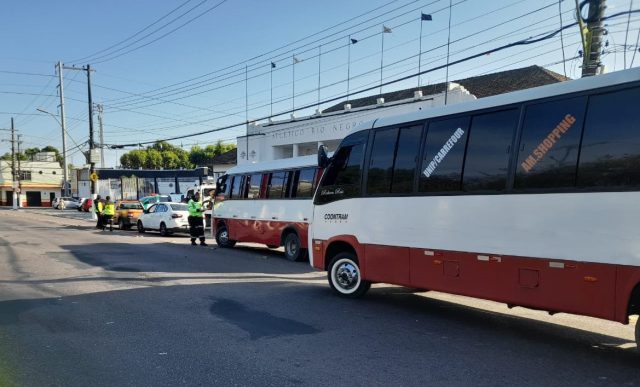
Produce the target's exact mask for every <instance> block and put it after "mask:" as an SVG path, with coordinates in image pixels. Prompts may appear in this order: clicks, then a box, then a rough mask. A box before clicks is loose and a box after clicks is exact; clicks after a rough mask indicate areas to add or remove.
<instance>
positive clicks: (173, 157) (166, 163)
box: [162, 151, 180, 169]
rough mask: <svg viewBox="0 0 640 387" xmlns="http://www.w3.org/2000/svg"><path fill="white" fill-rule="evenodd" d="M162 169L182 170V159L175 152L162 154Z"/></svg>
mask: <svg viewBox="0 0 640 387" xmlns="http://www.w3.org/2000/svg"><path fill="white" fill-rule="evenodd" d="M162 167H163V168H165V169H178V168H180V158H179V157H178V155H177V154H176V152H173V151H164V152H162Z"/></svg>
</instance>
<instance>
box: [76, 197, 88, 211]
mask: <svg viewBox="0 0 640 387" xmlns="http://www.w3.org/2000/svg"><path fill="white" fill-rule="evenodd" d="M86 201H87V198H80V205H79V206H78V208H76V210H78V212H80V211H82V206H84V202H86Z"/></svg>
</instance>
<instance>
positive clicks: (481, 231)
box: [309, 68, 640, 341]
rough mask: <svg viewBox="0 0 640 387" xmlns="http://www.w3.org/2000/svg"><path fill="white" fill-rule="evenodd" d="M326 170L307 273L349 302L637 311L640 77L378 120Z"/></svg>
mask: <svg viewBox="0 0 640 387" xmlns="http://www.w3.org/2000/svg"><path fill="white" fill-rule="evenodd" d="M319 165H320V166H322V167H326V169H325V171H324V174H323V177H322V180H321V181H320V184H319V187H318V189H317V190H316V192H315V195H314V199H313V200H314V207H313V219H312V222H311V227H310V231H309V232H310V244H309V249H310V251H311V252H312V257H311V264H312V265H313V267H315V268H318V269H321V270H326V271H327V274H328V280H329V285H330V286H331V287H332V288H333V289H335V290H336V291H337V292H338V293H339V294H341V295H344V296H349V297H356V296H360V295H362V294H364V293H365V292H366V291H367V290H368V289H369V286H370V284H371V283H375V282H380V283H391V284H397V285H403V286H408V287H412V288H418V289H430V290H437V291H441V292H448V293H453V294H460V295H465V296H471V297H477V298H482V299H488V300H494V301H498V302H503V303H506V304H508V305H510V306H524V307H529V308H533V309H541V310H547V311H549V312H551V313H554V312H567V313H574V314H579V315H587V316H593V317H599V318H603V319H608V320H613V321H619V322H621V323H628V321H629V319H628V316H629V315H633V314H638V313H639V312H640V192H639V190H640V68H636V69H631V70H626V71H619V72H614V73H611V74H607V75H600V76H596V77H591V78H585V79H580V80H575V81H568V82H562V83H559V84H553V85H548V86H543V87H538V88H533V89H529V90H523V91H518V92H512V93H508V94H504V95H498V96H494V97H489V98H483V99H479V100H477V101H472V102H468V103H461V104H457V105H451V106H446V107H441V108H434V109H431V110H426V111H421V112H416V113H411V114H408V115H403V116H396V117H387V118H383V119H379V120H377V121H375V122H370V123H369V124H363V125H362V126H360V127H359V128H357V129H355V130H354V132H352V133H351V134H349V135H348V136H347V137H346V138H345V139H344V140H343V141H342V142H341V144H340V146H339V147H338V149H337V150H336V152H335V154H334V155H333V157H331V158H328V157H326V156H325V155H324V149H322V147H321V149H320V150H319ZM638 326H640V325H638ZM638 326H637V327H636V339H639V341H640V337H639V336H640V332H639V330H640V328H638Z"/></svg>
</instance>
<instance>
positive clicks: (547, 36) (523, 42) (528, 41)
mask: <svg viewBox="0 0 640 387" xmlns="http://www.w3.org/2000/svg"><path fill="white" fill-rule="evenodd" d="M628 12H632V13H636V12H640V10H634V11H625V12H619V13H616V14H613V15H610V16H608V17H604V18H602V20H607V19H612V18H615V17H618V16H621V15H626V14H627V13H628ZM576 25H578V22H575V23H572V24H569V25H566V26H564V27H563V28H561V29H557V30H555V31H553V32H550V33H548V34H545V35H543V36H540V37H538V38H528V39H523V40H520V41H516V42H514V43H509V44H506V45H503V46H500V47H496V48H493V49H490V50H485V51H482V52H480V53H476V54H473V55H470V56H467V57H465V58H462V59H458V60H455V61H452V62H450V63H447V64H445V65H439V66H435V67H432V68H430V69H427V70H423V71H421V72H419V73H416V74H410V75H407V76H404V77H401V78H398V79H395V80H392V81H388V82H383V83H382V84H381V85H382V86H388V85H391V84H395V83H398V82H402V81H405V80H408V79H411V78H413V77H416V76H419V75H423V74H427V73H430V72H433V71H437V70H441V69H443V68H445V67H446V66H453V65H456V64H460V63H463V62H467V61H469V60H472V59H475V58H478V57H482V56H484V55H488V54H491V53H494V52H499V51H503V50H506V49H509V48H512V47H516V46H524V45H530V44H535V43H539V42H542V41H545V40H548V39H551V38H553V37H554V36H556V35H557V34H559V33H560V32H562V31H563V30H564V29H567V28H571V27H574V26H576ZM378 86H379V85H378ZM378 86H372V87H368V88H366V89H363V90H361V91H358V92H354V93H351V94H359V93H363V92H367V91H371V90H374V89H376V88H377V87H378ZM343 98H345V96H339V97H334V98H331V99H329V100H325V101H323V102H322V103H328V102H334V101H337V100H340V99H343ZM315 105H316V103H311V104H308V105H305V106H302V107H298V108H297V109H291V110H288V111H284V112H281V113H280V114H279V115H282V114H288V113H292V112H294V111H295V110H303V109H309V108H312V107H313V106H315ZM267 118H269V117H261V118H258V119H257V121H261V120H266V119H267ZM245 124H246V122H241V123H236V124H232V125H227V126H224V127H220V128H215V129H210V130H206V131H201V132H197V133H191V134H185V135H179V136H173V137H170V138H165V139H162V140H155V141H145V142H139V143H134V144H105V145H107V146H109V147H112V148H124V147H132V146H140V145H146V144H153V143H155V142H158V141H173V140H179V139H183V138H189V137H195V136H200V135H203V134H209V133H214V132H219V131H222V130H227V129H230V128H234V127H238V126H242V125H245Z"/></svg>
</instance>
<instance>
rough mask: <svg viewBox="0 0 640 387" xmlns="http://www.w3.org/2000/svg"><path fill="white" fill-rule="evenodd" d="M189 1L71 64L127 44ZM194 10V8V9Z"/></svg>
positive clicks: (189, 0) (188, 1)
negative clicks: (133, 32) (122, 38)
mask: <svg viewBox="0 0 640 387" xmlns="http://www.w3.org/2000/svg"><path fill="white" fill-rule="evenodd" d="M191 1H192V0H187V1H185V2H184V3H182V4H180V5H179V6H178V7H176V8H174V9H173V10H171V11H169V13H167V14H165V15H163V16H162V17H160V18H159V19H157V20H156V21H154V22H153V23H151V24H149V25H147V26H146V27H144V28H143V29H141V30H140V31H138V32H136V33H135V34H133V35H131V36H129V37H128V38H126V39H124V40H121V41H119V42H117V43H115V44H113V45H111V46H109V47H107V48H105V49H102V50H100V51H96V52H94V53H93V54H91V55H87V56H85V57H82V58H78V59H74V60H72V61H71V62H72V63H73V62H81V61H85V60H87V59H89V58H92V57H94V56H96V55H98V54H101V53H103V52H106V51H109V50H111V49H112V48H114V47H117V46H119V45H121V44H122V43H125V42H128V41H129V40H131V39H133V38H135V37H136V36H138V35H140V34H141V33H143V32H144V31H146V30H148V29H149V28H151V27H153V26H154V25H156V24H158V23H159V22H161V21H162V20H164V19H165V18H167V17H169V15H171V14H172V13H174V12H176V11H177V10H179V9H180V8H182V7H184V6H185V5H187V4H188V3H190V2H191ZM196 7H197V6H196ZM194 8H195V7H194ZM192 9H193V8H192Z"/></svg>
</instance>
